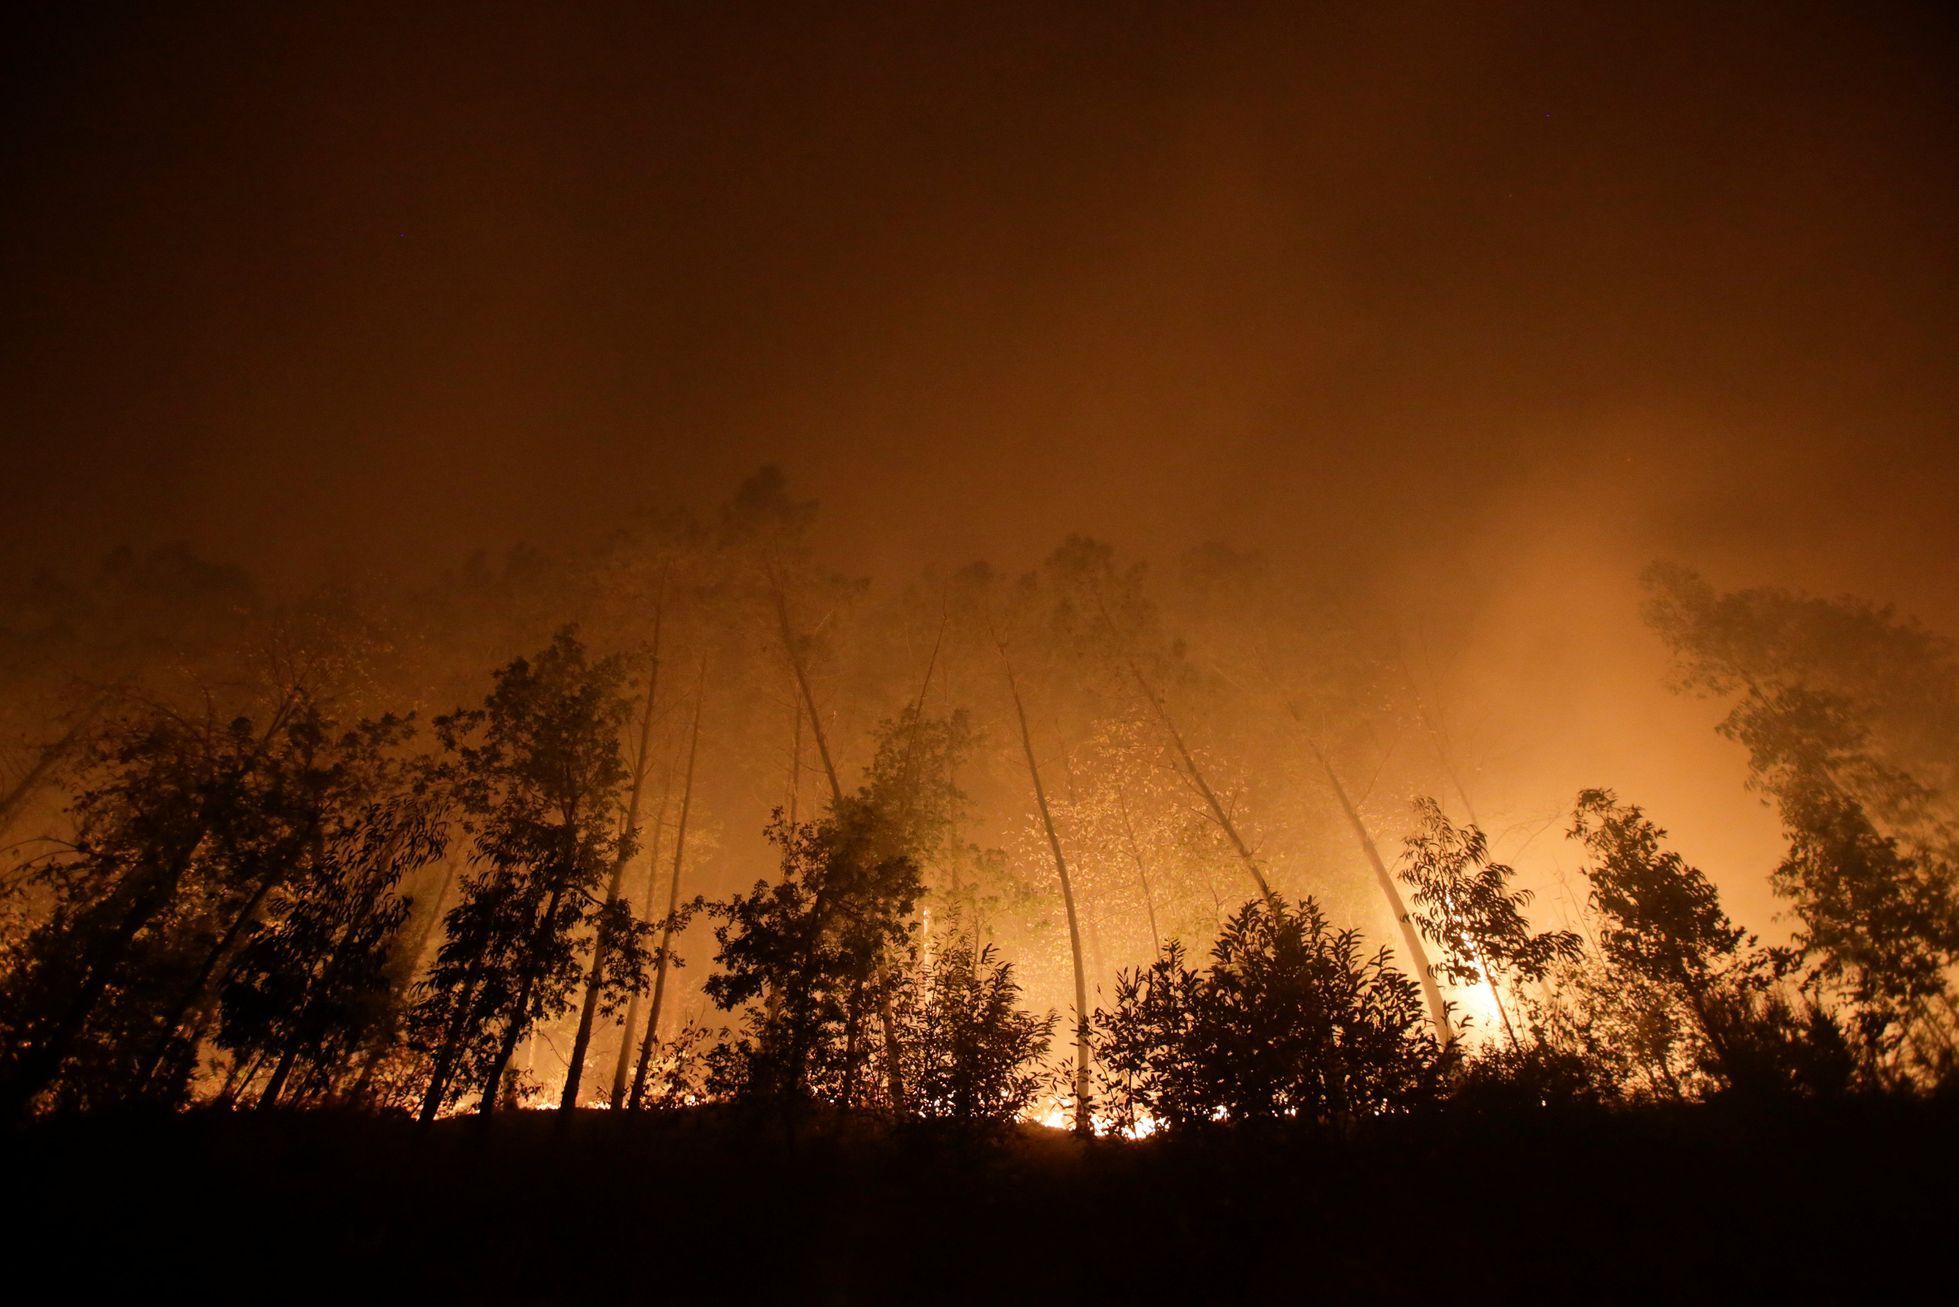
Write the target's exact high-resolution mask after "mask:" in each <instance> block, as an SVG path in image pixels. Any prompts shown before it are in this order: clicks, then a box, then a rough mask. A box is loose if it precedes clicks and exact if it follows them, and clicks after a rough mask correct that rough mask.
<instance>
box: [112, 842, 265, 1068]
mask: <svg viewBox="0 0 1959 1307" xmlns="http://www.w3.org/2000/svg"><path fill="white" fill-rule="evenodd" d="M284 877H285V869H284V868H280V869H279V870H277V871H275V872H273V874H271V875H270V876H266V877H263V878H262V879H260V881H259V883H258V885H257V887H256V888H254V889H253V890H252V896H251V897H250V898H249V899H247V900H245V906H244V907H242V908H240V909H239V910H238V915H237V916H235V917H233V918H232V921H231V925H230V926H229V927H227V928H226V930H225V933H224V934H223V935H222V936H220V937H219V939H218V942H217V943H216V944H215V945H213V946H212V948H211V950H210V952H209V953H207V954H205V957H204V965H203V966H202V967H200V968H199V969H198V972H197V979H196V980H194V981H192V982H191V983H190V984H189V985H188V986H186V987H185V989H184V992H183V993H182V994H181V995H179V996H178V998H177V1002H176V1005H175V1006H174V1007H172V1008H171V1009H170V1015H169V1016H168V1017H166V1018H165V1019H164V1022H163V1024H162V1026H161V1027H159V1028H158V1031H157V1037H156V1044H155V1046H154V1047H153V1048H151V1050H150V1055H149V1057H147V1058H145V1059H144V1061H143V1069H142V1070H141V1071H140V1072H138V1073H137V1077H136V1084H137V1086H138V1088H139V1089H140V1088H141V1087H143V1086H146V1085H148V1084H149V1083H150V1082H151V1081H153V1080H154V1079H155V1078H156V1073H157V1068H158V1067H160V1066H161V1065H162V1064H163V1059H164V1055H165V1054H167V1053H168V1052H169V1051H170V1040H171V1038H172V1037H173V1036H174V1035H176V1033H177V1030H178V1028H179V1027H181V1026H182V1025H183V1024H184V1018H185V1017H186V1016H188V1015H190V1012H191V1010H192V1008H194V1007H201V1006H202V1004H203V1002H204V1000H205V994H206V991H207V990H208V989H209V988H210V986H211V977H212V976H213V975H214V974H215V973H216V972H217V970H218V964H219V963H220V962H222V961H224V959H225V958H226V957H227V956H229V955H230V953H231V948H232V945H234V944H236V943H237V942H238V937H239V936H240V935H241V934H243V933H244V931H245V928H246V927H247V926H249V925H251V924H252V922H253V921H254V920H256V919H257V917H258V910H259V908H261V907H262V906H264V904H265V900H266V896H267V895H269V894H271V893H272V887H273V886H274V885H275V884H277V883H278V882H279V881H280V880H282V879H284ZM227 975H229V969H227Z"/></svg>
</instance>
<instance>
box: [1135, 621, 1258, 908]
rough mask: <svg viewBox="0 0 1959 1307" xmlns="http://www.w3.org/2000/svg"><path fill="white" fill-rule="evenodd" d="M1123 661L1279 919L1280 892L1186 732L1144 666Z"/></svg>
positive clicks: (1213, 814)
mask: <svg viewBox="0 0 1959 1307" xmlns="http://www.w3.org/2000/svg"><path fill="white" fill-rule="evenodd" d="M1123 661H1124V662H1125V663H1126V664H1127V665H1128V668H1129V674H1130V676H1131V677H1133V678H1134V679H1135V681H1136V686H1137V688H1138V689H1140V690H1141V691H1142V692H1143V697H1144V698H1145V699H1147V700H1148V701H1149V705H1150V707H1151V708H1152V709H1154V710H1155V712H1156V719H1157V721H1158V723H1159V724H1161V725H1162V727H1163V733H1164V734H1165V735H1166V736H1168V737H1169V740H1170V745H1171V747H1172V748H1174V749H1175V750H1176V751H1177V758H1178V760H1179V761H1180V762H1182V764H1183V769H1184V774H1185V775H1187V776H1188V777H1190V780H1191V783H1192V784H1193V785H1195V786H1196V787H1197V792H1198V794H1200V795H1202V796H1203V799H1204V805H1205V806H1206V807H1207V808H1209V809H1210V810H1211V820H1212V821H1215V822H1216V823H1217V825H1218V829H1219V830H1222V831H1223V832H1224V834H1225V838H1227V839H1229V840H1230V841H1231V847H1232V849H1233V850H1234V851H1235V852H1236V853H1237V854H1238V860H1239V861H1240V862H1242V863H1244V864H1245V870H1246V871H1248V872H1250V873H1251V876H1252V883H1253V884H1255V885H1257V886H1258V892H1259V893H1260V894H1261V895H1263V896H1264V897H1265V902H1266V904H1267V905H1268V906H1269V907H1271V908H1272V912H1273V919H1274V920H1277V919H1278V915H1279V909H1278V899H1277V896H1275V895H1274V894H1273V893H1272V886H1271V884H1270V882H1268V881H1267V880H1266V879H1265V871H1264V869H1263V868H1261V867H1260V866H1259V865H1258V858H1257V857H1256V856H1255V855H1254V854H1253V853H1252V850H1251V846H1250V845H1248V844H1246V843H1245V837H1244V836H1243V835H1241V834H1239V833H1238V825H1237V823H1236V822H1234V821H1232V820H1231V814H1230V813H1228V812H1226V811H1225V810H1224V804H1223V803H1222V802H1220V801H1219V800H1218V796H1217V792H1216V791H1215V790H1213V789H1212V788H1211V782H1210V781H1209V780H1207V779H1206V778H1205V776H1204V772H1203V770H1202V769H1200V768H1199V767H1198V765H1197V759H1195V758H1193V757H1192V756H1191V753H1190V749H1189V747H1188V746H1187V745H1185V743H1184V737H1183V733H1182V732H1181V731H1179V730H1178V729H1177V723H1176V722H1175V721H1173V720H1171V717H1170V710H1169V709H1168V708H1167V707H1165V706H1164V703H1163V700H1162V698H1161V697H1160V696H1159V695H1158V694H1157V692H1156V687H1155V686H1153V685H1151V684H1150V683H1149V679H1148V678H1147V677H1145V676H1144V675H1143V669H1142V668H1141V667H1139V666H1137V664H1136V660H1135V659H1134V658H1127V657H1125V658H1124V659H1123Z"/></svg>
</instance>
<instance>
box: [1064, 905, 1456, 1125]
mask: <svg viewBox="0 0 1959 1307" xmlns="http://www.w3.org/2000/svg"><path fill="white" fill-rule="evenodd" d="M1276 907H1277V910H1278V914H1279V915H1277V916H1276V918H1275V916H1274V905H1273V904H1270V903H1267V902H1266V901H1264V900H1262V899H1260V900H1254V901H1252V902H1249V903H1246V904H1245V905H1244V906H1243V907H1241V908H1240V909H1239V910H1238V911H1237V912H1236V913H1234V914H1233V915H1232V916H1231V918H1230V919H1229V920H1228V921H1227V922H1226V923H1225V927H1224V931H1223V933H1222V934H1221V935H1220V936H1219V938H1218V941H1217V943H1216V944H1215V945H1214V946H1213V948H1212V950H1211V965H1210V966H1209V967H1208V968H1206V969H1204V970H1202V971H1199V970H1194V969H1193V968H1191V967H1190V966H1188V965H1187V964H1186V963H1185V954H1184V951H1183V948H1182V946H1181V945H1179V944H1176V943H1172V944H1171V945H1170V946H1169V947H1167V948H1166V949H1165V950H1164V952H1163V955H1162V956H1161V957H1160V958H1159V959H1158V960H1157V961H1156V962H1155V963H1153V964H1151V965H1150V966H1149V967H1147V968H1144V969H1141V970H1138V971H1133V972H1125V973H1123V974H1122V975H1121V976H1119V977H1118V979H1117V983H1116V996H1115V997H1116V1001H1115V1006H1114V1008H1113V1009H1109V1010H1105V1011H1099V1012H1097V1013H1096V1018H1095V1019H1096V1024H1097V1026H1098V1027H1099V1029H1100V1031H1101V1036H1100V1042H1099V1044H1098V1048H1099V1049H1100V1054H1101V1058H1102V1063H1103V1068H1104V1070H1103V1083H1104V1095H1103V1097H1104V1103H1105V1106H1106V1108H1107V1110H1108V1112H1109V1114H1110V1116H1111V1119H1112V1121H1113V1122H1114V1124H1115V1126H1116V1127H1117V1128H1118V1129H1124V1130H1131V1129H1134V1128H1135V1127H1136V1126H1137V1125H1138V1123H1139V1122H1141V1121H1142V1120H1144V1119H1145V1118H1147V1119H1148V1120H1150V1121H1152V1122H1154V1123H1155V1124H1156V1125H1157V1126H1159V1127H1162V1128H1166V1129H1171V1130H1188V1129H1191V1128H1197V1127H1202V1126H1205V1125H1208V1124H1210V1123H1212V1122H1219V1121H1224V1122H1235V1123H1244V1122H1256V1121H1298V1122H1302V1123H1307V1122H1322V1121H1329V1120H1336V1119H1342V1118H1348V1117H1354V1116H1365V1115H1373V1114H1379V1113H1384V1112H1397V1111H1407V1110H1410V1109H1411V1108H1413V1107H1415V1106H1416V1105H1418V1104H1420V1103H1423V1102H1426V1101H1429V1100H1430V1099H1431V1098H1432V1097H1433V1096H1434V1094H1435V1093H1436V1091H1437V1087H1438V1084H1439V1077H1440V1071H1441V1061H1442V1055H1441V1051H1440V1050H1439V1049H1438V1047H1437V1045H1436V1042H1435V1039H1434V1037H1433V1035H1432V1034H1431V1033H1430V1032H1429V1031H1428V1029H1427V1026H1426V1023H1425V1020H1424V1018H1425V1016H1426V1011H1425V1008H1424V1006H1423V1001H1422V995H1421V990H1420V987H1419V986H1418V985H1417V984H1416V983H1415V982H1414V981H1413V980H1412V979H1410V978H1409V977H1407V976H1405V975H1403V974H1402V973H1401V972H1399V971H1397V970H1395V969H1394V967H1393V966H1392V965H1390V963H1389V961H1388V956H1389V955H1388V950H1387V949H1385V948H1383V949H1381V950H1379V951H1377V952H1376V953H1374V954H1372V955H1367V954H1365V953H1364V952H1363V946H1362V944H1361V940H1360V936H1359V934H1358V932H1356V931H1352V930H1335V929H1333V928H1332V927H1331V926H1330V925H1329V924H1328V922H1327V919H1326V916H1325V914H1324V913H1322V912H1321V911H1320V908H1319V905H1318V904H1316V903H1315V902H1314V901H1313V900H1312V899H1310V898H1309V899H1306V900H1304V901H1302V902H1301V903H1300V904H1299V905H1298V906H1297V907H1288V906H1286V904H1285V903H1284V901H1283V900H1278V901H1277V903H1276Z"/></svg>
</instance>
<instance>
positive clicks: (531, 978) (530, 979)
mask: <svg viewBox="0 0 1959 1307" xmlns="http://www.w3.org/2000/svg"><path fill="white" fill-rule="evenodd" d="M564 893H565V884H564V876H563V872H562V871H561V872H560V875H559V877H558V883H557V884H556V885H554V886H552V889H551V897H550V898H548V899H546V900H545V901H544V915H543V916H541V917H539V918H538V919H537V925H536V927H535V929H533V930H532V932H531V938H530V945H529V947H528V948H527V949H526V950H525V953H526V968H525V972H524V980H523V984H522V985H520V986H519V987H518V990H517V1002H516V1003H515V1004H514V1005H512V1007H511V1008H510V1012H509V1016H508V1017H507V1018H506V1019H505V1022H504V1029H503V1041H502V1043H500V1044H499V1045H498V1046H497V1055H496V1060H495V1061H493V1062H492V1063H490V1073H489V1075H487V1076H486V1077H484V1080H483V1101H482V1102H480V1103H478V1104H477V1105H476V1110H477V1112H478V1114H480V1115H482V1116H489V1115H490V1114H491V1113H492V1112H495V1111H496V1110H497V1089H498V1088H499V1087H500V1086H501V1085H502V1084H503V1077H504V1075H505V1073H507V1072H508V1071H509V1069H510V1059H511V1058H513V1057H515V1056H516V1054H517V1041H518V1040H520V1039H521V1038H523V1036H524V1035H525V1034H527V1033H534V1032H535V1028H536V1027H535V1024H534V1023H533V1022H530V1021H528V1020H526V1019H525V1014H526V1013H528V1012H529V1011H530V1008H531V996H532V995H533V994H535V993H536V992H537V982H538V971H537V967H536V965H535V964H534V963H529V962H528V959H529V958H534V957H536V955H537V952H538V949H539V947H540V946H541V945H542V944H543V943H544V941H545V940H546V939H548V938H549V937H550V935H551V932H552V931H553V930H555V929H556V928H557V924H558V908H559V907H560V906H561V905H562V904H563V902H564Z"/></svg>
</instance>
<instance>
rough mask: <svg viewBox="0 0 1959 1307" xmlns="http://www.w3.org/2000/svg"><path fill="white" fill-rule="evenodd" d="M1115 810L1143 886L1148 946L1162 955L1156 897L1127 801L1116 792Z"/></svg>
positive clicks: (1137, 875)
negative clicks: (1152, 891)
mask: <svg viewBox="0 0 1959 1307" xmlns="http://www.w3.org/2000/svg"><path fill="white" fill-rule="evenodd" d="M1116 808H1117V810H1118V811H1120V812H1121V813H1122V838H1123V840H1124V842H1125V843H1127V844H1128V845H1129V859H1130V861H1132V862H1134V863H1135V864H1136V878H1137V879H1138V880H1140V881H1141V882H1142V884H1143V910H1144V911H1145V912H1147V913H1148V914H1149V918H1150V946H1151V947H1152V948H1153V949H1155V950H1156V953H1157V955H1158V956H1161V955H1162V953H1163V936H1162V935H1160V934H1158V933H1157V929H1156V896H1155V895H1153V894H1151V893H1150V873H1149V871H1148V870H1147V869H1146V868H1145V867H1144V866H1143V851H1142V850H1141V849H1139V848H1138V847H1137V846H1136V828H1135V827H1134V826H1133V825H1131V824H1130V821H1129V801H1128V799H1126V798H1125V797H1124V796H1123V794H1122V792H1121V790H1117V791H1116Z"/></svg>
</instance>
